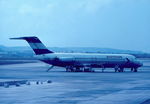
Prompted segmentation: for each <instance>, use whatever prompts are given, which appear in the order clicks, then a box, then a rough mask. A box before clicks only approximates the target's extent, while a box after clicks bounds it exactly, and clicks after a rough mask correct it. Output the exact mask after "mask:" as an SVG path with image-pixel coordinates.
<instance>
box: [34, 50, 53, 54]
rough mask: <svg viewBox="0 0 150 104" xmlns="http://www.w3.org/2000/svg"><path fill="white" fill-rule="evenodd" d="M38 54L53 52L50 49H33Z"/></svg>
mask: <svg viewBox="0 0 150 104" xmlns="http://www.w3.org/2000/svg"><path fill="white" fill-rule="evenodd" d="M33 50H34V52H35V54H36V55H40V54H48V53H53V52H52V51H50V50H48V49H33Z"/></svg>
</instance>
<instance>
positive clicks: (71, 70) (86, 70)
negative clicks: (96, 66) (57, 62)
mask: <svg viewBox="0 0 150 104" xmlns="http://www.w3.org/2000/svg"><path fill="white" fill-rule="evenodd" d="M66 72H94V70H93V69H92V68H91V67H87V68H86V67H83V68H81V67H72V66H69V67H66Z"/></svg>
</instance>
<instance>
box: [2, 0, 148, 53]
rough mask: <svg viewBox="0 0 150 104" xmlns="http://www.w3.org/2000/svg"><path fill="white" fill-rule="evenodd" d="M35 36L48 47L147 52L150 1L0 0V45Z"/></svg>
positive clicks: (11, 44) (24, 43) (18, 44)
mask: <svg viewBox="0 0 150 104" xmlns="http://www.w3.org/2000/svg"><path fill="white" fill-rule="evenodd" d="M21 36H37V37H39V38H40V40H41V41H42V42H43V43H44V44H45V45H46V46H48V47H100V48H115V49H125V50H137V51H144V52H150V41H149V40H150V0H0V45H5V46H28V44H27V43H26V42H24V41H12V40H9V38H11V37H21Z"/></svg>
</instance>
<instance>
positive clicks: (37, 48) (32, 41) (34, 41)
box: [10, 36, 53, 55]
mask: <svg viewBox="0 0 150 104" xmlns="http://www.w3.org/2000/svg"><path fill="white" fill-rule="evenodd" d="M10 39H21V40H26V41H27V42H28V43H29V45H30V46H31V48H32V49H33V51H34V52H35V54H36V55H41V54H48V53H53V52H52V51H50V50H48V49H47V48H46V47H45V45H44V44H43V43H42V42H41V41H40V40H39V39H38V38H37V37H35V36H31V37H19V38H10Z"/></svg>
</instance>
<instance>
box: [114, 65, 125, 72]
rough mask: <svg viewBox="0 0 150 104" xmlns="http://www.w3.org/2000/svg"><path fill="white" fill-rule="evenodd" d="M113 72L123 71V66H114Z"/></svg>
mask: <svg viewBox="0 0 150 104" xmlns="http://www.w3.org/2000/svg"><path fill="white" fill-rule="evenodd" d="M114 69H115V72H124V68H123V67H119V66H115V68H114Z"/></svg>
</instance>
